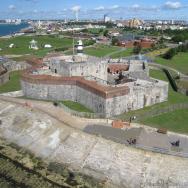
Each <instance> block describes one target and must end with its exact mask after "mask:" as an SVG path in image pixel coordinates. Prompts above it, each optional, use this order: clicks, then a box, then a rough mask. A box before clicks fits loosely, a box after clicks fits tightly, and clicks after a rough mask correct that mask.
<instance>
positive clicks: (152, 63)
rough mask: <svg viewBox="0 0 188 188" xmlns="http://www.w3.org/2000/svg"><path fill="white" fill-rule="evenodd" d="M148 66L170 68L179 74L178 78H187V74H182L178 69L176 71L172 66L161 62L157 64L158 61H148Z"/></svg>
mask: <svg viewBox="0 0 188 188" xmlns="http://www.w3.org/2000/svg"><path fill="white" fill-rule="evenodd" d="M148 64H149V65H150V66H155V67H158V68H160V69H167V70H170V71H173V72H175V73H176V74H177V75H180V78H185V79H188V76H187V75H186V74H183V73H181V72H180V71H178V70H177V69H174V68H172V67H169V66H166V65H161V64H158V63H154V62H151V63H150V62H149V63H148Z"/></svg>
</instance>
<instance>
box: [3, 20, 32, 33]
mask: <svg viewBox="0 0 188 188" xmlns="http://www.w3.org/2000/svg"><path fill="white" fill-rule="evenodd" d="M28 26H29V24H28V23H21V24H19V25H13V24H0V36H4V35H10V34H13V33H16V32H18V31H20V30H21V29H24V28H26V27H28Z"/></svg>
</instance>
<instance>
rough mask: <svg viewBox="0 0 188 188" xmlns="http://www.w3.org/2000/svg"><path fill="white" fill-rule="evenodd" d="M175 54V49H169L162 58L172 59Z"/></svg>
mask: <svg viewBox="0 0 188 188" xmlns="http://www.w3.org/2000/svg"><path fill="white" fill-rule="evenodd" d="M176 54H177V50H176V48H171V49H170V50H169V51H168V52H166V53H165V54H164V56H163V58H165V59H172V58H173V57H174V56H175V55H176Z"/></svg>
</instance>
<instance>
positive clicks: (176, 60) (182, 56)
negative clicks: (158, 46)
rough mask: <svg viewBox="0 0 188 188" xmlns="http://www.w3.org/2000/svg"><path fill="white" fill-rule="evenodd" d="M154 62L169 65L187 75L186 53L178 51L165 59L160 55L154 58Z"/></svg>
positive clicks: (187, 56)
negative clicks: (168, 58) (169, 58)
mask: <svg viewBox="0 0 188 188" xmlns="http://www.w3.org/2000/svg"><path fill="white" fill-rule="evenodd" d="M155 62H157V63H159V64H162V65H167V66H170V67H172V68H175V69H177V70H179V71H180V72H182V73H184V74H187V75H188V53H178V54H177V55H176V56H174V57H173V58H172V59H171V60H166V59H163V58H161V57H157V58H156V59H155Z"/></svg>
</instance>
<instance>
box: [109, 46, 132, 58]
mask: <svg viewBox="0 0 188 188" xmlns="http://www.w3.org/2000/svg"><path fill="white" fill-rule="evenodd" d="M131 55H133V49H132V48H127V49H125V50H124V51H122V52H117V53H115V54H114V55H112V56H110V57H111V58H114V59H115V58H121V57H128V56H131Z"/></svg>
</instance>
